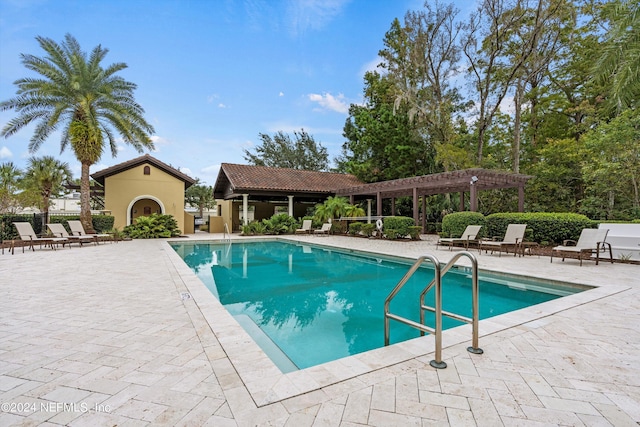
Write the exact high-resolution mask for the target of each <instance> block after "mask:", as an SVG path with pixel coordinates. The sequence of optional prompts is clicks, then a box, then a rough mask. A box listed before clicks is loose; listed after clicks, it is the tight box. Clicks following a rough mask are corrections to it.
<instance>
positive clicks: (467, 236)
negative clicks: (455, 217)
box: [436, 225, 482, 250]
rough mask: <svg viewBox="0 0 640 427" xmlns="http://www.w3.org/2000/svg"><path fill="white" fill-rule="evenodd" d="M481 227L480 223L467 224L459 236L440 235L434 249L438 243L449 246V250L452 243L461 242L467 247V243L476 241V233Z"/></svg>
mask: <svg viewBox="0 0 640 427" xmlns="http://www.w3.org/2000/svg"><path fill="white" fill-rule="evenodd" d="M481 228H482V226H481V225H467V228H465V229H464V231H463V232H462V235H461V236H460V237H441V238H440V239H438V241H437V242H436V249H438V246H439V245H444V246H449V250H451V247H452V246H454V245H457V244H458V245H459V244H462V245H463V246H464V247H465V249H469V244H471V243H477V242H478V233H479V232H480V229H481Z"/></svg>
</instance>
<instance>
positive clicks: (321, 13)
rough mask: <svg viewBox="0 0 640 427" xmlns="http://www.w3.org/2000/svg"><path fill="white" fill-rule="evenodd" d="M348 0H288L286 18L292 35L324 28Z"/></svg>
mask: <svg viewBox="0 0 640 427" xmlns="http://www.w3.org/2000/svg"><path fill="white" fill-rule="evenodd" d="M349 1H350V0H290V1H289V5H288V6H287V18H288V21H289V25H290V28H291V33H292V34H293V35H294V36H297V35H299V34H302V33H304V32H306V31H307V30H308V29H311V30H319V29H322V28H324V27H325V26H326V25H327V24H329V22H331V20H333V18H335V17H336V16H338V15H339V14H340V13H341V12H342V8H343V7H344V5H346V4H347V3H349Z"/></svg>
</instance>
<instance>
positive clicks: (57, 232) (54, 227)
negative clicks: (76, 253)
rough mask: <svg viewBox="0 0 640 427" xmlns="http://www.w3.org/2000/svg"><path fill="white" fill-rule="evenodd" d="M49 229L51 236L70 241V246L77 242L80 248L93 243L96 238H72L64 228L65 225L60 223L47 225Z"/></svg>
mask: <svg viewBox="0 0 640 427" xmlns="http://www.w3.org/2000/svg"><path fill="white" fill-rule="evenodd" d="M47 228H48V229H49V231H51V234H53V235H54V236H56V237H64V238H66V239H68V240H69V245H71V243H73V242H75V243H77V244H79V245H80V246H82V245H83V244H85V243H89V242H93V241H94V238H93V237H91V236H72V235H70V234H69V233H68V232H67V229H66V228H64V225H62V224H60V223H55V224H47Z"/></svg>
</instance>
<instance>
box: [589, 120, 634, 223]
mask: <svg viewBox="0 0 640 427" xmlns="http://www.w3.org/2000/svg"><path fill="white" fill-rule="evenodd" d="M584 140H585V147H586V149H587V151H588V153H589V161H587V162H585V164H584V167H583V173H584V178H585V181H586V182H587V186H588V189H587V193H588V195H590V196H591V198H590V200H589V205H590V208H591V209H594V208H595V207H596V206H599V208H600V209H597V208H595V211H592V212H586V213H589V214H591V215H594V214H599V216H600V217H601V218H606V219H615V218H627V219H630V218H640V112H639V111H638V110H637V109H627V110H625V111H623V112H622V114H620V115H619V116H618V117H616V118H614V119H613V120H611V122H609V123H603V124H601V125H600V126H598V127H597V128H596V129H594V130H592V131H591V132H588V133H586V134H585V135H584ZM587 209H588V207H587V206H585V210H587Z"/></svg>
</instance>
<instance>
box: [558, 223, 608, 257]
mask: <svg viewBox="0 0 640 427" xmlns="http://www.w3.org/2000/svg"><path fill="white" fill-rule="evenodd" d="M608 232H609V230H608V229H607V228H600V229H598V228H585V229H583V230H582V232H581V233H580V237H579V238H578V241H577V242H576V241H575V240H565V241H564V242H562V245H561V246H556V247H555V248H553V249H552V250H551V262H553V254H554V253H555V254H557V256H562V261H564V259H565V256H566V255H567V254H577V255H578V259H579V260H580V266H582V259H583V256H584V255H586V258H584V259H590V258H591V255H592V254H595V255H596V265H598V262H599V261H600V252H603V253H605V254H606V250H607V248H608V249H609V259H610V260H611V263H612V264H613V253H612V251H611V244H610V243H607V242H605V240H606V239H607V233H608Z"/></svg>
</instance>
